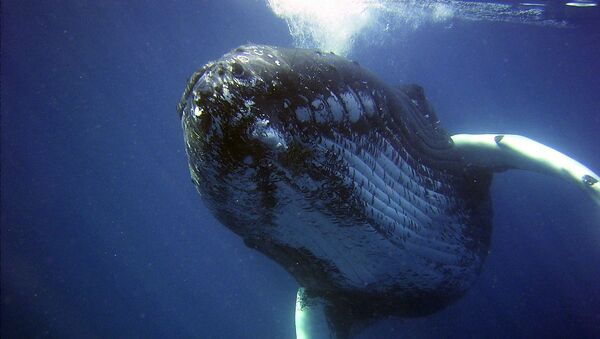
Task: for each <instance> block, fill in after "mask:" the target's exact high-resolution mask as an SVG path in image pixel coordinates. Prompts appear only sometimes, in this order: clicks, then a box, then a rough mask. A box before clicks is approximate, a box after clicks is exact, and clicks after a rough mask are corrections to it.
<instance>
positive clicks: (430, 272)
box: [177, 45, 600, 338]
mask: <svg viewBox="0 0 600 339" xmlns="http://www.w3.org/2000/svg"><path fill="white" fill-rule="evenodd" d="M177 110H178V112H179V114H180V117H181V122H182V125H183V130H184V139H185V144H186V151H187V155H188V159H189V169H190V173H191V177H192V181H193V183H194V185H195V186H196V187H197V189H198V192H199V193H200V195H201V197H202V200H203V202H204V204H205V205H206V206H207V208H208V209H210V210H211V212H212V213H214V215H215V216H216V218H217V219H218V220H219V221H220V222H221V223H222V224H223V225H225V226H226V227H228V228H229V229H231V230H232V231H233V232H235V233H236V234H238V235H239V236H241V237H242V238H243V239H244V242H245V244H246V245H247V246H249V247H251V248H254V249H256V250H258V251H260V252H262V253H263V254H265V255H266V256H268V257H270V258H271V259H273V260H275V261H276V262H277V263H279V264H280V265H281V266H283V267H284V268H285V269H286V270H287V271H288V272H289V273H290V274H291V275H292V276H294V278H295V279H296V280H297V282H298V283H299V285H300V290H299V291H298V295H297V302H296V334H297V337H298V338H321V337H324V338H329V337H335V338H345V337H349V336H352V335H353V334H355V333H357V332H358V331H359V330H360V329H361V328H362V327H364V326H365V325H366V324H368V323H369V322H371V321H373V320H374V319H377V318H379V317H385V316H390V315H396V316H423V315H427V314H430V313H432V312H435V311H437V310H440V309H441V308H443V307H445V306H447V305H449V304H451V303H452V302H454V301H455V300H457V299H458V298H460V297H461V296H462V295H463V294H464V293H465V291H467V289H468V288H469V287H470V286H471V285H472V284H473V282H474V281H475V279H476V278H477V276H478V274H479V272H480V270H481V267H482V264H483V262H484V259H485V257H486V254H487V253H488V250H489V247H490V236H491V230H492V225H491V221H492V208H491V200H490V193H489V187H490V183H491V180H492V176H493V173H494V172H499V171H504V170H507V169H512V168H519V169H525V170H533V171H538V172H542V173H547V174H551V175H556V176H559V177H562V178H566V179H567V180H569V181H571V182H575V183H576V184H577V185H578V186H580V187H581V188H582V189H583V190H585V191H587V192H588V193H589V194H591V195H592V197H593V199H594V200H595V201H596V202H598V203H599V204H600V184H599V183H598V180H599V177H598V175H597V174H595V173H593V172H592V171H591V170H589V169H588V168H586V167H585V166H583V165H581V164H580V163H578V162H577V161H575V160H573V159H571V158H569V157H568V156H566V155H564V154H562V153H559V152H558V151H556V150H553V149H551V148H549V147H547V146H544V145H542V144H540V143H537V142H535V141H533V140H531V139H528V138H525V137H521V136H516V135H508V134H482V135H466V134H459V135H455V136H452V137H451V136H450V135H449V134H448V133H446V131H445V130H444V129H443V128H442V127H441V125H440V122H439V121H438V119H437V116H436V114H435V112H434V110H433V108H432V106H431V104H430V103H429V102H428V101H427V99H426V97H425V94H424V91H423V89H422V88H421V87H420V86H417V85H405V86H389V85H387V84H385V83H384V82H382V81H381V80H379V79H378V78H377V77H376V76H375V75H374V74H373V73H371V72H370V71H368V70H366V69H365V68H363V67H361V66H360V65H359V64H358V63H356V62H352V61H349V60H347V59H345V58H343V57H340V56H337V55H334V54H332V53H324V52H321V51H317V50H307V49H291V48H280V47H273V46H264V45H245V46H241V47H238V48H236V49H234V50H233V51H231V52H229V53H227V54H225V55H224V56H223V57H222V58H220V59H219V60H216V61H214V62H210V63H208V64H207V65H205V66H203V67H201V68H200V69H199V70H198V71H197V72H195V73H194V74H193V75H192V77H191V78H190V80H189V82H188V84H187V86H186V88H185V91H184V94H183V96H182V98H181V101H180V103H179V105H178V106H177Z"/></svg>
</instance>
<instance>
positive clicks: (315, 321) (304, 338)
mask: <svg viewBox="0 0 600 339" xmlns="http://www.w3.org/2000/svg"><path fill="white" fill-rule="evenodd" d="M327 304H328V303H327V301H326V300H325V299H323V298H309V297H308V296H307V295H306V294H305V292H304V289H303V288H300V289H298V294H297V295H296V339H334V338H337V337H336V334H335V331H334V329H333V326H332V324H330V323H329V321H328V320H327V315H326V314H325V308H326V307H327Z"/></svg>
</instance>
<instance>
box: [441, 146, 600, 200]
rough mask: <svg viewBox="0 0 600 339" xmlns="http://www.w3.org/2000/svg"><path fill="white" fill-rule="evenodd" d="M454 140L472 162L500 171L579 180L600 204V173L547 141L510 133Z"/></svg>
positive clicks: (473, 164) (579, 184)
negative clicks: (514, 169)
mask: <svg viewBox="0 0 600 339" xmlns="http://www.w3.org/2000/svg"><path fill="white" fill-rule="evenodd" d="M452 140H453V141H454V146H455V147H456V149H457V150H459V151H460V152H461V155H462V156H463V158H464V160H465V162H466V164H468V165H472V166H475V167H482V168H488V169H491V170H496V171H501V170H505V169H511V168H517V169H523V170H529V171H535V172H540V173H544V174H549V175H553V176H558V177H561V178H563V179H566V180H567V181H570V182H573V183H575V184H577V186H579V187H581V188H582V189H583V190H584V191H586V192H588V193H589V194H590V195H591V197H592V199H593V200H594V201H595V202H596V203H597V204H598V205H600V182H599V181H600V177H599V176H598V175H597V174H596V173H594V172H592V171H591V170H590V169H589V168H587V167H585V166H584V165H582V164H581V163H579V162H578V161H576V160H574V159H572V158H570V157H568V156H566V155H565V154H563V153H560V152H559V151H557V150H554V149H552V148H550V147H548V146H546V145H543V144H540V143H539V142H536V141H534V140H531V139H529V138H526V137H523V136H519V135H509V134H457V135H453V136H452Z"/></svg>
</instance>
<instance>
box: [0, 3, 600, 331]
mask: <svg viewBox="0 0 600 339" xmlns="http://www.w3.org/2000/svg"><path fill="white" fill-rule="evenodd" d="M247 42H256V43H267V44H274V45H284V46H290V45H292V40H291V38H290V36H289V34H288V30H287V26H286V25H285V23H284V22H283V21H281V20H280V19H277V18H276V17H274V16H273V15H272V13H271V12H270V10H269V9H268V8H267V7H266V6H265V4H264V3H263V2H262V1H242V0H237V1H233V0H232V1H222V2H221V1H219V2H216V1H215V2H214V3H213V2H211V3H208V2H207V1H173V2H167V1H153V2H145V3H143V2H108V1H70V2H68V1H66V2H65V1H43V2H38V1H3V2H2V39H1V48H2V54H1V61H2V65H1V77H2V79H1V80H2V83H1V90H2V93H1V94H2V96H1V114H2V115H1V126H0V127H1V147H2V149H1V179H2V181H1V194H2V195H1V199H2V200H1V219H0V220H1V234H0V241H1V273H2V279H1V323H0V334H1V336H2V337H3V338H22V337H42V338H45V337H47V338H109V337H114V338H135V337H145V338H169V337H172V338H192V337H196V338H292V337H294V325H293V321H294V302H295V293H296V289H297V287H298V286H297V284H296V282H295V281H294V280H293V279H292V278H291V277H290V276H289V275H288V274H287V273H286V272H285V271H284V270H283V269H281V268H280V267H278V266H277V265H276V264H274V263H273V262H271V261H270V260H268V259H266V258H265V257H263V256H262V255H260V254H258V253H256V252H254V251H252V250H250V249H247V248H246V247H245V246H244V245H243V243H242V242H241V241H240V239H238V238H237V237H236V236H234V235H233V234H231V233H230V232H229V231H228V230H227V229H225V228H224V227H222V226H220V225H219V223H218V222H217V221H215V219H213V217H212V216H211V215H210V214H209V213H208V211H207V210H206V209H205V208H204V207H203V206H202V204H201V203H200V199H199V198H198V196H197V193H196V192H195V189H194V187H193V185H192V184H191V182H190V179H189V173H188V169H187V159H186V155H185V152H184V147H183V146H184V145H183V141H182V140H183V139H182V132H181V127H180V123H179V121H178V118H177V115H176V113H175V105H176V103H177V101H178V100H179V97H180V94H181V92H182V90H183V88H184V86H185V83H186V80H187V77H188V76H189V75H190V74H191V73H192V72H193V71H194V70H195V69H196V68H198V67H199V66H201V65H202V64H204V63H205V62H207V61H209V60H211V59H215V58H217V57H219V56H220V55H222V54H223V53H225V52H226V51H228V50H230V49H232V48H234V47H235V46H237V45H240V44H243V43H247ZM361 43H364V41H362V42H361V41H360V40H359V41H358V46H357V48H356V49H355V50H354V51H353V52H352V53H351V55H350V56H351V57H352V58H354V59H357V60H359V61H360V62H361V64H362V65H364V66H366V67H369V68H371V69H373V70H374V71H375V72H376V73H378V74H380V75H381V76H382V77H383V78H384V79H386V80H387V81H389V82H391V83H406V82H417V83H420V84H422V85H423V86H424V87H425V88H426V92H427V94H428V97H429V99H430V100H431V101H432V103H433V104H434V106H435V107H436V109H437V111H438V115H439V116H440V119H441V120H442V123H443V124H444V125H445V126H446V128H447V129H448V130H449V131H450V132H452V133H456V132H475V133H477V132H510V133H516V134H523V135H527V136H529V137H531V138H534V139H537V140H540V141H542V142H544V143H546V144H548V145H550V146H553V147H555V148H557V149H559V150H561V151H563V152H565V153H567V154H569V155H571V156H573V157H575V158H576V159H578V160H579V161H581V162H583V163H584V164H586V165H587V166H589V167H590V168H592V169H594V170H595V171H596V172H597V171H599V170H600V136H599V135H600V134H599V131H600V105H599V93H600V48H599V46H600V22H599V23H595V22H594V21H593V20H592V21H590V20H588V21H587V22H585V23H584V24H583V25H581V26H579V27H578V28H571V29H556V28H549V27H536V26H526V25H519V24H508V23H486V22H460V21H456V22H453V25H452V27H449V25H447V24H440V25H425V26H423V27H421V28H419V29H418V30H415V31H412V32H410V33H407V34H403V35H402V37H398V38H397V39H388V40H387V41H385V42H384V43H382V44H375V45H374V44H364V47H362V48H361V46H360V44H361ZM492 193H493V199H494V208H495V216H494V224H495V229H494V234H493V246H492V251H491V253H490V255H489V258H488V260H487V263H486V265H485V269H484V271H483V273H482V275H481V277H480V278H479V280H478V281H477V283H476V285H475V286H474V287H473V288H472V289H471V290H470V292H469V293H468V294H467V295H466V297H465V298H463V299H462V300H460V301H459V302H458V303H456V304H455V305H452V306H451V307H449V308H447V309H446V310H443V311H441V312H439V313H437V314H435V315H432V316H430V317H426V318H420V319H406V320H402V319H389V320H384V321H381V322H379V323H377V324H375V325H374V326H373V327H371V328H369V329H367V330H366V331H365V332H364V333H363V334H362V337H364V338H387V337H403V338H442V337H443V338H481V337H497V338H507V337H523V338H525V337H572V338H586V337H587V338H592V337H600V210H599V208H598V207H597V206H595V205H594V204H593V203H592V201H591V200H590V199H588V197H587V196H586V195H585V194H584V193H583V192H581V191H579V190H578V189H577V188H575V187H572V186H570V185H569V184H568V183H565V182H562V181H560V180H558V179H554V178H547V177H542V176H539V175H535V174H530V173H521V172H509V173H505V174H501V175H497V176H496V179H495V182H494V184H493V187H492Z"/></svg>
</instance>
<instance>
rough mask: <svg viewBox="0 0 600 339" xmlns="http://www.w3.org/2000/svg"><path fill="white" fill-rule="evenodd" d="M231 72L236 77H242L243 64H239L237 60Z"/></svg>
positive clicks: (232, 65)
mask: <svg viewBox="0 0 600 339" xmlns="http://www.w3.org/2000/svg"><path fill="white" fill-rule="evenodd" d="M231 73H232V74H233V76H234V77H236V78H241V77H243V76H244V67H242V65H240V64H238V63H237V62H234V63H233V64H231Z"/></svg>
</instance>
